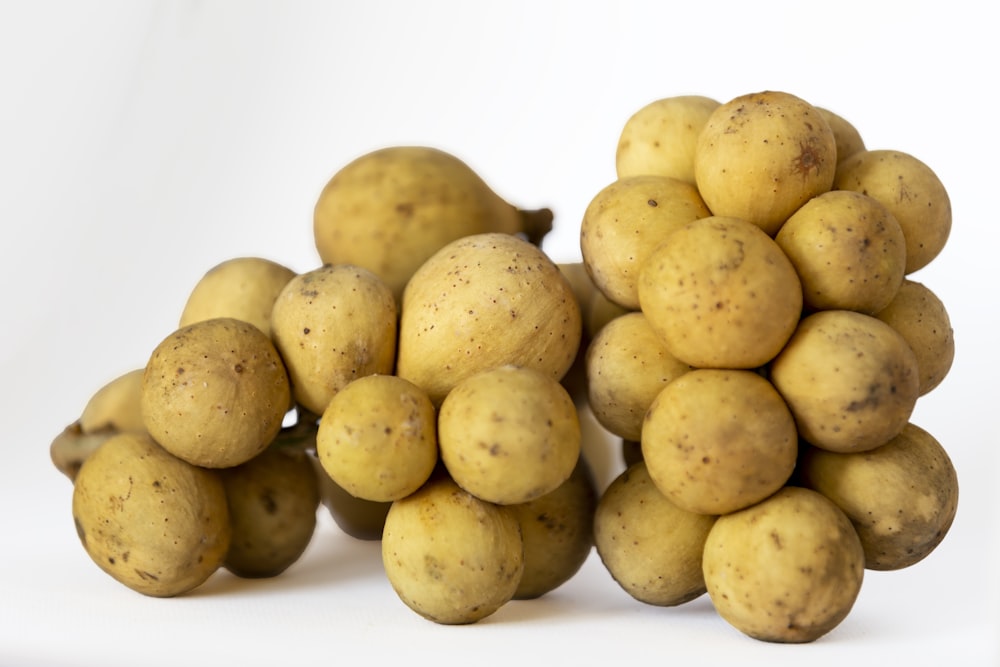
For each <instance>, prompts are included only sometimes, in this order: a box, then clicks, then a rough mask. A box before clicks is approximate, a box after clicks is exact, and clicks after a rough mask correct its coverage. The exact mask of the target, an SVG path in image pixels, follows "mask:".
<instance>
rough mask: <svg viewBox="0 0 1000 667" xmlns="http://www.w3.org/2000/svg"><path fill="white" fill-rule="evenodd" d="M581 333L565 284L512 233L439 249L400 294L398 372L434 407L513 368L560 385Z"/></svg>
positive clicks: (484, 236)
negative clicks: (462, 386) (479, 378)
mask: <svg viewBox="0 0 1000 667" xmlns="http://www.w3.org/2000/svg"><path fill="white" fill-rule="evenodd" d="M582 335H583V329H582V322H581V315H580V307H579V305H578V304H577V302H576V297H575V295H574V293H573V289H572V287H571V286H570V284H569V281H568V280H567V279H566V277H565V276H564V275H563V273H562V271H561V270H560V269H559V267H558V266H557V265H556V264H555V262H553V261H552V260H551V259H550V258H549V257H548V256H547V255H546V254H545V253H544V252H543V251H542V250H541V249H540V248H538V247H537V246H535V245H533V244H531V243H529V242H528V241H525V240H524V239H520V238H518V237H516V236H511V235H510V234H501V233H490V234H477V235H474V236H467V237H464V238H461V239H458V240H457V241H454V242H453V243H450V244H448V245H447V246H445V247H444V248H441V250H439V251H438V252H437V253H435V254H434V255H433V256H432V257H431V258H430V259H428V260H427V261H426V262H425V263H424V264H423V265H421V267H420V269H418V270H417V272H416V273H415V274H414V275H413V278H412V279H411V280H410V282H409V283H408V284H407V286H406V290H405V291H404V292H403V299H402V304H401V310H400V322H399V347H398V356H397V359H396V374H397V375H399V376H400V377H403V378H405V379H407V380H409V381H410V382H413V383H414V384H416V385H417V386H418V387H421V388H422V389H424V391H426V392H427V393H428V395H429V396H430V397H431V400H432V401H433V402H434V404H435V405H440V404H441V401H443V400H444V397H445V396H446V395H447V394H448V392H449V391H451V389H452V388H453V387H454V386H455V385H457V384H458V383H459V382H460V381H462V380H463V379H465V378H467V377H470V376H472V375H475V374H476V373H479V372H482V371H486V370H491V369H494V368H498V367H500V366H506V365H515V366H524V367H527V368H533V369H535V370H538V371H540V372H542V373H544V374H546V375H548V376H549V377H551V378H553V379H555V380H560V379H562V377H563V376H564V375H565V374H566V372H567V371H568V370H569V368H570V367H571V366H572V365H573V362H574V361H575V359H576V356H577V352H578V350H579V345H580V340H581V338H582Z"/></svg>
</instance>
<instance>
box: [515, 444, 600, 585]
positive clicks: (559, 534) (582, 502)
mask: <svg viewBox="0 0 1000 667" xmlns="http://www.w3.org/2000/svg"><path fill="white" fill-rule="evenodd" d="M596 506H597V486H596V485H595V480H594V476H593V474H592V471H591V469H590V466H589V464H588V463H587V461H586V460H585V459H584V458H582V457H581V458H580V460H579V461H578V462H577V465H576V467H575V468H574V469H573V473H572V474H571V475H570V476H569V478H568V479H567V480H566V481H565V482H563V483H562V484H560V485H559V486H558V487H557V488H556V489H554V490H553V491H550V492H549V493H546V494H545V495H543V496H540V497H538V498H535V499H534V500H529V501H528V502H526V503H520V504H516V505H509V506H508V507H510V509H511V510H512V511H513V512H514V515H515V516H516V517H517V521H518V523H519V524H520V526H521V538H522V539H523V540H524V572H523V573H522V575H521V581H520V582H519V583H518V585H517V590H515V591H514V598H513V599H515V600H531V599H535V598H539V597H541V596H543V595H545V594H546V593H549V592H551V591H553V590H555V589H556V588H559V587H560V586H562V585H563V584H564V583H566V582H567V581H569V580H570V579H571V578H572V577H573V575H575V574H576V573H577V572H578V571H579V570H580V568H581V567H583V564H584V562H585V561H586V560H587V557H588V556H589V555H590V551H591V549H592V548H593V546H594V510H595V508H596Z"/></svg>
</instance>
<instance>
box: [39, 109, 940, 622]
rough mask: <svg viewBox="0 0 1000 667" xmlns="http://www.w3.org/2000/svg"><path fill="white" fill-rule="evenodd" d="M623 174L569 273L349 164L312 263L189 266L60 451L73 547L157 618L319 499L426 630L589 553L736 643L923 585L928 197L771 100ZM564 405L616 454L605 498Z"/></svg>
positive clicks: (443, 196) (913, 171)
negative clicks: (151, 329) (148, 343)
mask: <svg viewBox="0 0 1000 667" xmlns="http://www.w3.org/2000/svg"><path fill="white" fill-rule="evenodd" d="M617 171H618V179H617V180H616V181H615V182H614V183H613V184H611V185H609V186H608V187H607V188H605V189H604V190H602V191H601V192H600V193H599V194H598V195H597V197H595V198H594V200H593V201H592V202H591V204H590V206H588V208H587V210H586V213H585V216H584V219H583V220H582V223H581V234H580V248H581V251H582V255H583V257H582V261H581V262H578V263H574V264H556V263H555V262H554V261H553V260H552V259H551V258H550V257H549V256H548V255H547V254H546V253H545V252H544V251H543V250H542V249H541V242H542V240H543V239H544V237H545V236H546V234H547V233H548V232H549V231H550V230H551V226H552V220H553V216H552V213H551V212H550V211H548V210H546V209H542V210H538V211H528V210H524V209H520V208H517V207H515V206H513V205H512V204H510V203H508V202H507V201H505V200H504V199H502V198H501V197H500V196H498V195H497V194H496V193H494V192H493V191H492V190H491V189H490V188H489V187H488V186H487V185H486V184H485V182H484V181H483V180H482V179H481V178H480V177H479V176H478V175H477V174H476V173H475V172H474V171H473V170H472V169H470V168H469V167H468V166H467V165H466V164H464V163H463V162H461V161H460V160H458V159H457V158H455V157H454V156H452V155H450V154H447V153H445V152H442V151H439V150H435V149H432V148H426V147H414V146H397V147H390V148H385V149H381V150H377V151H374V152H372V153H369V154H367V155H364V156H361V157H359V158H358V159H356V160H354V161H352V162H350V163H349V164H347V165H345V166H344V167H343V168H341V169H340V170H339V171H337V172H336V174H334V176H333V177H332V178H331V179H330V181H329V182H328V184H327V185H326V187H325V188H324V189H323V191H322V192H321V193H320V195H319V198H318V201H317V203H316V207H315V217H314V225H313V234H314V238H315V243H316V248H317V251H318V255H319V259H320V261H319V262H318V266H316V267H315V268H313V269H311V270H308V271H305V272H301V273H297V272H295V271H293V270H291V269H290V268H288V267H286V266H283V265H281V264H279V263H276V262H274V261H271V260H268V259H263V258H255V257H241V258H233V259H230V260H227V261H225V262H223V263H221V264H219V265H218V266H216V267H214V268H213V269H211V270H209V271H208V272H207V273H206V274H205V275H204V277H203V278H202V279H201V280H200V281H199V282H198V284H197V285H196V286H195V287H194V289H193V290H192V292H191V294H190V296H189V298H188V300H187V304H186V307H185V309H184V311H183V313H181V315H180V318H179V326H178V328H177V329H176V330H175V331H172V332H169V334H168V335H167V336H166V337H165V338H164V339H163V340H162V342H161V343H160V344H159V345H158V346H156V348H155V349H154V350H152V352H151V355H150V357H149V359H148V360H147V361H146V363H145V365H144V366H143V367H141V368H138V369H136V370H134V371H133V372H130V373H127V374H125V375H123V376H121V377H120V378H118V379H116V380H114V381H112V382H111V383H109V384H108V385H107V386H105V387H103V388H102V389H100V390H99V391H98V392H97V393H96V394H95V395H94V396H93V397H92V398H91V399H90V401H89V402H88V403H87V404H86V406H85V408H84V410H83V412H82V414H81V416H80V418H79V419H78V420H76V421H75V422H74V423H73V424H71V425H70V426H69V427H67V428H66V429H65V430H64V431H63V432H62V433H61V434H60V435H59V436H58V437H57V438H56V439H55V440H54V442H53V443H52V446H51V448H50V451H51V456H52V459H53V462H54V463H55V465H56V467H57V468H58V469H59V470H61V471H62V472H63V473H65V474H66V475H67V476H68V477H70V478H71V479H72V480H73V483H74V490H73V516H74V520H75V523H76V526H77V531H78V533H79V536H80V539H81V542H82V544H83V546H84V547H85V550H86V552H87V553H88V554H89V555H90V557H91V558H92V559H93V560H94V562H95V563H97V565H99V566H100V567H101V568H102V569H103V570H104V571H105V572H107V573H108V574H110V575H111V576H112V577H114V578H115V579H117V580H118V581H120V582H121V583H123V584H125V585H127V586H129V587H131V588H133V589H135V590H137V591H139V592H141V593H144V594H147V595H153V596H173V595H179V594H182V593H184V592H187V591H189V590H191V589H193V588H195V587H197V586H199V585H200V584H201V583H203V582H204V581H206V580H207V579H208V577H209V576H211V575H212V574H213V573H214V572H216V571H217V570H219V569H220V568H226V569H228V570H229V571H231V572H232V573H234V574H236V575H237V576H243V577H269V576H275V575H278V574H280V573H281V572H283V571H284V570H285V569H287V568H288V567H289V566H290V565H291V564H293V563H294V562H295V561H296V560H297V559H298V558H299V557H300V556H301V555H302V553H303V552H304V550H305V548H306V546H307V545H308V544H309V542H310V540H311V539H312V535H313V533H314V530H315V525H316V512H317V509H318V508H319V506H320V504H321V503H322V504H325V505H326V507H327V508H328V510H329V511H330V513H331V514H332V516H333V518H334V519H335V520H336V522H337V524H338V525H339V526H340V527H341V528H343V529H344V530H345V531H346V532H347V533H348V534H350V535H352V536H354V537H357V538H359V539H370V540H379V541H380V542H381V553H382V560H383V565H384V569H385V572H386V575H387V577H388V579H389V582H390V583H391V585H392V587H393V589H394V590H395V592H396V593H397V594H398V596H399V598H400V599H401V600H402V601H403V602H404V603H405V604H406V605H407V606H408V607H410V608H411V609H413V610H414V611H415V612H417V613H419V614H420V615H422V616H424V617H426V618H428V619H431V620H433V621H435V622H438V623H444V624H457V623H472V622H475V621H478V620H480V619H482V618H484V617H486V616H488V615H490V614H492V613H494V612H495V611H496V610H497V609H499V608H500V607H501V606H502V605H504V604H505V603H507V602H508V601H510V600H514V599H529V598H537V597H539V596H541V595H544V594H545V593H547V592H549V591H551V590H553V589H555V588H556V587H558V586H560V585H562V584H563V583H565V582H566V581H568V580H569V579H570V578H571V577H572V576H573V575H574V574H575V573H576V572H577V571H578V570H579V568H580V567H581V566H582V564H583V563H584V561H585V560H586V558H587V557H588V555H589V554H590V553H591V551H592V550H593V549H594V548H595V547H596V550H597V552H598V553H599V555H600V557H601V560H602V562H603V563H604V564H605V565H606V567H607V569H608V571H609V572H610V574H611V576H612V577H613V578H614V580H615V581H617V582H618V583H619V584H620V585H621V586H622V587H623V588H624V589H625V590H626V591H627V592H628V593H629V594H631V595H632V596H634V597H635V598H636V599H638V600H640V601H643V602H648V603H650V604H658V605H676V604H680V603H682V602H685V601H687V600H691V599H693V598H695V597H698V596H699V595H701V594H703V593H705V592H707V593H708V594H709V595H710V596H711V598H712V601H713V603H714V604H715V606H716V608H717V609H718V610H719V612H720V613H721V614H722V615H723V617H725V618H726V620H728V621H730V622H731V623H732V624H733V625H735V626H736V627H737V628H739V629H740V630H742V631H744V632H746V633H747V634H749V635H751V636H754V637H758V638H761V639H766V640H773V641H810V640H812V639H815V638H816V637H818V636H820V635H822V634H823V633H825V632H827V631H829V630H830V629H831V628H832V627H834V626H835V625H836V624H837V623H839V621H840V620H842V618H843V617H844V615H846V613H847V612H848V610H849V609H850V607H851V605H852V604H853V601H854V599H855V597H856V595H857V594H858V591H859V587H860V583H861V579H862V571H863V570H864V569H865V568H866V567H867V568H879V569H894V568H899V567H903V566H906V565H908V564H911V563H914V562H916V561H918V560H920V559H921V558H923V557H924V556H926V554H927V553H929V552H930V550H931V549H933V548H934V546H936V544H937V543H938V542H939V541H940V540H941V539H942V538H943V536H944V534H945V532H946V531H947V530H948V528H949V526H950V522H951V519H952V517H953V516H954V512H955V503H956V497H957V482H956V480H955V473H954V470H953V468H952V467H951V463H950V461H949V460H948V457H947V456H946V455H945V453H944V451H943V450H942V448H941V446H940V445H939V444H938V443H937V442H936V441H935V440H934V439H933V438H932V437H931V436H930V435H929V434H927V433H926V432H924V431H922V430H921V429H919V428H918V427H917V426H915V425H913V424H912V423H910V416H911V412H912V410H913V408H914V404H915V401H916V399H917V397H918V396H920V395H922V394H924V393H926V392H928V391H930V390H931V389H932V388H934V387H935V386H936V385H937V384H938V383H939V382H940V381H941V380H942V378H943V377H944V375H945V374H946V373H947V371H948V368H949V366H950V363H951V357H952V354H953V351H954V350H953V341H952V335H951V327H950V324H949V322H948V317H947V313H946V312H945V310H944V308H943V306H942V304H941V303H940V301H939V300H938V299H937V298H936V297H935V295H934V294H933V293H932V292H930V291H929V290H928V289H927V288H925V287H924V286H923V285H921V284H919V283H917V282H915V281H912V280H910V279H909V278H907V276H908V275H909V274H911V273H912V272H914V271H916V270H917V269H919V268H921V267H922V266H924V265H926V264H927V263H928V262H929V261H931V259H933V257H934V256H935V255H936V254H937V253H938V252H939V251H940V250H941V248H942V247H943V245H944V242H945V240H946V238H947V236H948V231H949V227H950V208H949V203H948V199H947V194H946V193H945V191H944V189H943V187H942V186H941V184H940V182H939V181H938V180H937V179H936V177H935V176H934V174H933V173H932V172H931V171H930V170H929V169H928V168H927V167H926V166H924V165H923V164H922V163H920V162H919V161H917V160H916V159H915V158H912V157H910V156H909V155H906V154H903V153H900V152H895V151H869V150H866V149H865V148H864V145H863V143H862V142H861V139H860V136H859V135H858V133H857V131H856V130H855V129H854V128H853V127H852V126H850V125H849V124H848V123H847V122H846V121H844V120H843V119H841V118H839V117H838V116H835V115H834V114H832V113H830V112H827V111H824V110H822V109H818V108H815V107H812V106H811V105H809V104H808V103H806V102H804V101H803V100H801V99H799V98H796V97H794V96H791V95H788V94H784V93H770V92H769V93H762V94H758V95H749V96H744V97H740V98H736V99H734V100H732V101H731V102H729V103H726V104H720V103H718V102H714V101H712V100H709V99H706V98H702V97H675V98H668V99H664V100H660V101H658V102H656V103H653V104H651V105H649V106H648V107H645V108H644V109H642V110H640V111H639V112H638V113H636V114H635V115H634V116H633V117H632V118H631V119H630V120H629V121H628V122H627V124H626V125H625V127H624V129H623V132H622V134H621V139H620V142H619V149H618V154H617ZM584 408H586V409H588V410H590V411H591V412H592V413H593V415H594V416H595V418H596V419H597V421H598V422H599V423H600V424H601V425H602V426H603V427H604V428H605V429H606V431H607V432H608V433H610V434H612V435H614V436H617V437H619V438H621V441H622V454H623V456H624V459H623V463H625V464H627V465H626V467H625V470H624V472H622V473H621V474H620V475H619V476H617V477H616V478H615V479H614V480H613V481H612V482H611V483H610V485H609V486H608V487H607V488H606V489H602V488H601V487H600V485H598V484H596V483H595V475H594V473H595V470H594V469H593V463H592V462H591V461H589V460H588V457H587V456H586V455H585V452H584V447H583V434H582V429H581V420H580V416H581V410H582V409H584ZM609 442H610V441H609ZM605 444H607V443H605ZM109 499H110V502H109Z"/></svg>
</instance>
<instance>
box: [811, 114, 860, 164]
mask: <svg viewBox="0 0 1000 667" xmlns="http://www.w3.org/2000/svg"><path fill="white" fill-rule="evenodd" d="M816 110H817V111H819V115H821V116H822V117H823V120H825V121H826V123H827V125H829V126H830V129H831V130H833V138H834V140H835V141H836V144H837V162H838V163H839V162H842V161H843V160H845V159H847V158H849V157H851V156H852V155H854V154H855V153H857V152H859V151H863V150H865V140H864V139H863V138H862V136H861V133H860V132H859V131H858V128H857V127H855V126H854V125H853V124H852V123H851V122H850V121H849V120H847V119H846V118H844V117H843V116H841V115H840V114H838V113H835V112H833V111H830V110H829V109H826V108H823V107H816Z"/></svg>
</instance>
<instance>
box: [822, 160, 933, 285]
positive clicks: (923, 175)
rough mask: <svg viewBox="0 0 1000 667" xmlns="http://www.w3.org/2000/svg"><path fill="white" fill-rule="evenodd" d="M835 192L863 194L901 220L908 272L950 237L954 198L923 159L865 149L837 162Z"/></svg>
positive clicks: (922, 264)
mask: <svg viewBox="0 0 1000 667" xmlns="http://www.w3.org/2000/svg"><path fill="white" fill-rule="evenodd" d="M833 189H835V190H852V191H855V192H863V193H865V194H867V195H868V196H869V197H873V198H875V199H877V200H878V201H880V202H881V203H882V204H883V205H884V206H885V207H886V208H888V209H889V211H890V212H891V213H892V215H893V217H895V218H896V220H898V221H899V225H900V227H902V229H903V236H904V237H905V238H906V274H907V275H909V274H911V273H914V272H915V271H918V270H920V269H922V268H924V267H925V266H927V265H928V264H930V263H931V262H932V261H933V260H934V258H935V257H937V256H938V255H939V254H940V253H941V251H942V250H943V249H944V246H945V244H946V243H947V242H948V237H949V236H950V235H951V224H952V211H951V199H950V197H949V196H948V191H947V190H946V189H945V186H944V183H942V182H941V179H940V178H939V177H938V175H937V174H936V173H934V171H933V170H932V169H931V168H930V167H929V166H927V164H925V163H924V162H922V161H920V160H919V159H918V158H917V157H915V156H913V155H911V154H910V153H904V152H903V151H896V150H888V149H881V150H864V151H859V152H857V153H855V154H854V155H852V156H850V157H849V158H847V159H846V160H844V161H842V162H841V163H840V164H839V165H838V166H837V173H836V178H835V180H834V182H833Z"/></svg>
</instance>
